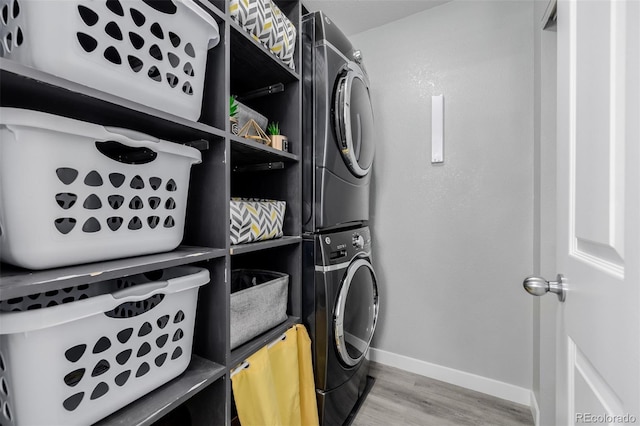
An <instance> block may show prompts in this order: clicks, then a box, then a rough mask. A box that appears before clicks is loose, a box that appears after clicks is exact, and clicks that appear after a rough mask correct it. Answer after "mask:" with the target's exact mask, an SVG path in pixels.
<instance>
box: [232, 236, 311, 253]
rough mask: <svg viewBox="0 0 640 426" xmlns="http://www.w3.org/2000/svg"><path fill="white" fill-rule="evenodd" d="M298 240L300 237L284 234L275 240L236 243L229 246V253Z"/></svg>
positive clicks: (250, 250)
mask: <svg viewBox="0 0 640 426" xmlns="http://www.w3.org/2000/svg"><path fill="white" fill-rule="evenodd" d="M300 241H302V237H287V236H285V237H282V238H278V239H275V240H268V241H258V242H255V243H249V244H236V245H232V246H231V248H230V249H229V254H231V255H232V256H233V255H235V254H244V253H251V252H253V251H259V250H267V249H271V248H275V247H282V246H288V245H293V244H298V243H299V242H300Z"/></svg>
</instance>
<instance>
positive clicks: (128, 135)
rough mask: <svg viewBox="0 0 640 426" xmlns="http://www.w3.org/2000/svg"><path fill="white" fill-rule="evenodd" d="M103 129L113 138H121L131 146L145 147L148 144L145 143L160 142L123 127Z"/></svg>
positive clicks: (106, 127)
mask: <svg viewBox="0 0 640 426" xmlns="http://www.w3.org/2000/svg"><path fill="white" fill-rule="evenodd" d="M104 129H105V130H106V131H107V132H109V133H111V134H113V135H115V136H118V137H121V138H122V137H124V138H125V140H126V142H129V143H131V144H136V143H143V144H144V145H145V146H147V145H148V144H146V143H145V142H153V143H158V142H160V139H158V138H154V137H153V136H151V135H148V134H146V133H142V132H138V131H136V130H131V129H125V128H124V127H112V126H104Z"/></svg>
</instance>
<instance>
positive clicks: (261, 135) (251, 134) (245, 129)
mask: <svg viewBox="0 0 640 426" xmlns="http://www.w3.org/2000/svg"><path fill="white" fill-rule="evenodd" d="M238 136H240V137H243V138H246V139H253V140H255V141H257V142H260V143H262V144H265V145H267V146H271V139H269V136H267V134H266V133H265V132H264V130H262V129H261V128H260V125H259V124H258V123H256V121H255V120H254V119H249V121H247V124H245V125H244V126H242V129H240V131H239V132H238Z"/></svg>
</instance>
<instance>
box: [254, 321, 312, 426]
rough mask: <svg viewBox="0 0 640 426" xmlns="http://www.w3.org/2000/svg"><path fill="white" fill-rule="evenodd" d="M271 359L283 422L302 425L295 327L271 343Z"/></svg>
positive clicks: (291, 425) (289, 425) (289, 424)
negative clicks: (282, 337)
mask: <svg viewBox="0 0 640 426" xmlns="http://www.w3.org/2000/svg"><path fill="white" fill-rule="evenodd" d="M269 359H270V360H271V373H272V374H273V383H274V385H275V388H276V391H277V393H278V394H277V396H276V398H277V400H278V408H279V409H280V418H281V419H282V424H283V425H287V426H301V425H302V424H301V423H300V419H301V417H300V381H299V380H298V335H297V333H296V329H295V328H293V327H292V328H290V329H289V330H287V332H286V333H285V334H284V339H283V340H278V341H277V342H276V343H275V344H271V345H269ZM243 425H244V424H243Z"/></svg>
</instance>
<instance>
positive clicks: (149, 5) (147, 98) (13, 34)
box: [0, 0, 220, 120]
mask: <svg viewBox="0 0 640 426" xmlns="http://www.w3.org/2000/svg"><path fill="white" fill-rule="evenodd" d="M0 17H1V19H0V53H1V54H2V56H4V57H6V58H9V59H12V60H15V61H17V62H20V63H22V64H24V65H28V66H30V67H33V68H37V69H39V70H42V71H45V72H48V73H51V74H54V75H57V76H59V77H62V78H65V79H67V80H71V81H74V82H77V83H80V84H83V85H86V86H89V87H94V88H96V89H99V90H102V91H105V92H108V93H113V94H115V95H117V96H120V97H123V98H126V99H129V100H132V101H134V102H138V103H141V104H144V105H148V106H150V107H153V108H157V109H159V110H162V111H166V112H169V113H172V114H175V115H179V116H181V117H185V118H188V119H191V120H197V119H198V117H199V116H200V109H201V105H202V91H203V90H202V89H203V86H204V76H205V68H206V62H207V51H208V49H210V48H212V47H214V46H215V45H216V44H218V41H219V39H220V36H219V29H218V25H217V23H216V21H215V20H214V19H213V18H212V17H211V15H209V14H207V13H206V12H205V11H204V10H203V9H201V8H200V7H199V6H198V5H197V4H196V3H195V2H194V1H192V0H162V1H158V0H137V1H133V0H64V1H54V0H45V1H30V0H0Z"/></svg>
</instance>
